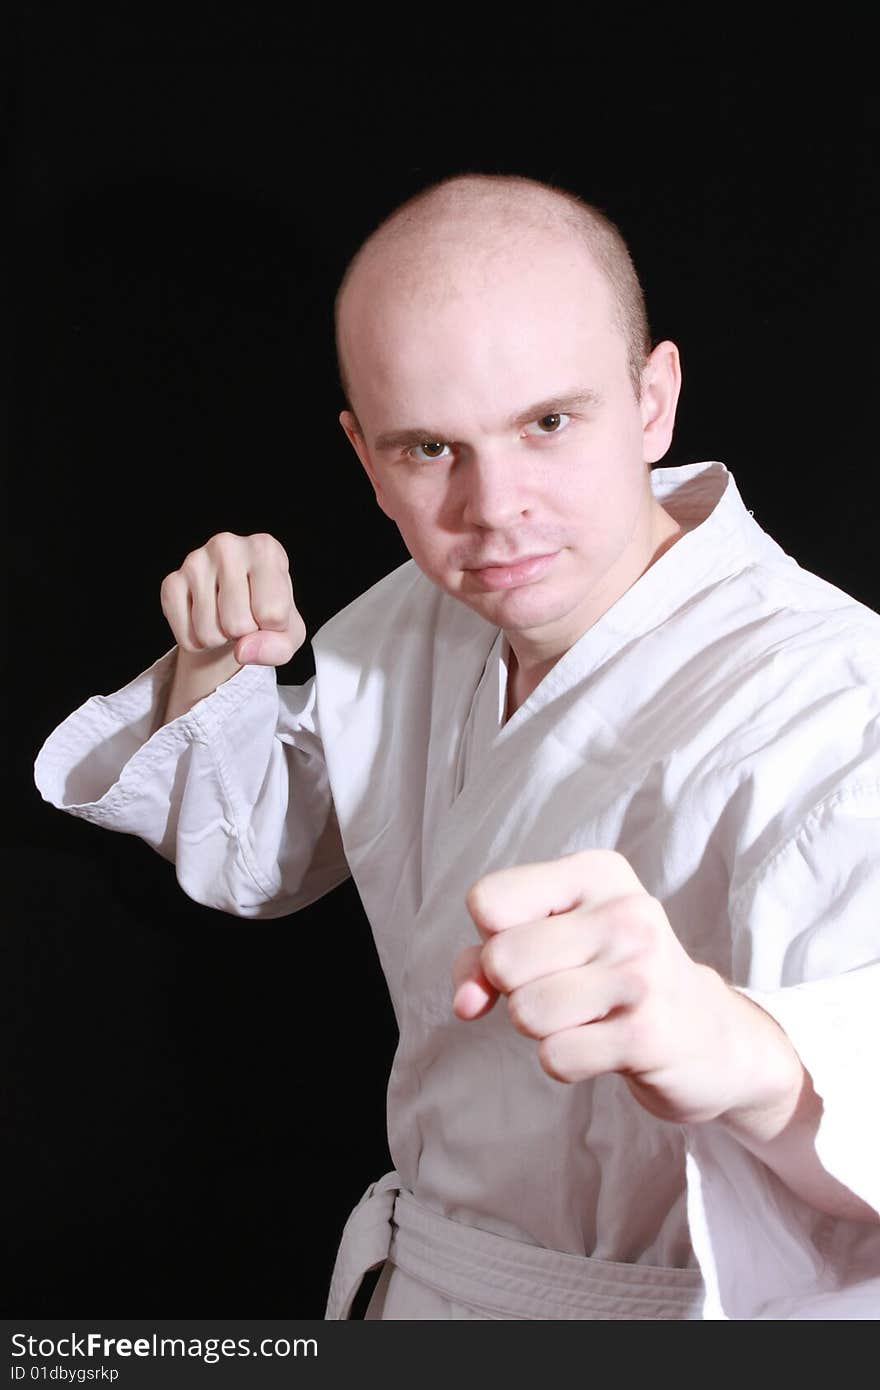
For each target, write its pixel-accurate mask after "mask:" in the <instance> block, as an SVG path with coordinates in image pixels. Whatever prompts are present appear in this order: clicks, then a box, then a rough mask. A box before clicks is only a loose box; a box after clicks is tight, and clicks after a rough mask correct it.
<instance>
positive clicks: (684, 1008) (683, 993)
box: [452, 850, 802, 1123]
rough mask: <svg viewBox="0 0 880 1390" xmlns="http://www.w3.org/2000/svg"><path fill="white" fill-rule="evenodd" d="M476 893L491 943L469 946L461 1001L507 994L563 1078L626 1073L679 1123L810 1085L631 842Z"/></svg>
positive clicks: (519, 1021) (459, 964)
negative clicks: (671, 912)
mask: <svg viewBox="0 0 880 1390" xmlns="http://www.w3.org/2000/svg"><path fill="white" fill-rule="evenodd" d="M466 904H467V908H468V911H469V912H470V915H471V917H472V918H473V921H474V924H475V926H476V928H477V931H478V932H479V934H480V936H481V937H482V945H476V946H469V947H466V948H465V949H464V950H463V951H461V952H460V953H459V954H458V956H457V957H456V959H455V962H454V964H453V968H452V977H453V983H454V985H455V994H454V998H453V1010H454V1012H455V1013H456V1015H457V1016H458V1017H459V1018H461V1019H474V1018H479V1017H481V1016H482V1015H483V1014H485V1013H487V1012H488V1011H489V1010H490V1009H491V1008H492V1007H493V1006H494V1004H495V1002H496V1000H497V999H498V998H499V996H500V995H501V994H504V995H505V996H506V1000H507V1008H508V1012H509V1015H510V1021H511V1023H512V1024H513V1026H514V1027H515V1028H516V1029H518V1031H519V1032H521V1033H524V1034H525V1035H526V1036H528V1037H532V1038H535V1039H537V1040H538V1059H539V1061H540V1063H541V1066H542V1067H543V1068H544V1070H545V1071H546V1072H547V1073H548V1075H549V1076H551V1077H553V1078H554V1080H557V1081H566V1082H574V1081H581V1080H584V1079H586V1078H588V1077H596V1076H599V1075H601V1074H602V1073H604V1072H618V1073H620V1074H621V1075H623V1076H624V1077H625V1079H626V1081H627V1083H628V1085H629V1087H630V1090H631V1091H632V1092H633V1095H634V1096H635V1098H636V1099H637V1100H638V1101H639V1103H640V1104H641V1105H642V1106H644V1108H645V1109H646V1110H649V1111H650V1112H651V1114H654V1115H657V1116H659V1117H660V1118H661V1119H666V1120H672V1121H675V1122H678V1123H685V1122H688V1121H695V1122H698V1121H705V1120H710V1119H715V1118H717V1117H719V1116H723V1115H726V1114H728V1113H732V1112H735V1111H737V1110H738V1109H742V1108H743V1107H749V1106H752V1105H756V1104H768V1103H775V1100H776V1098H777V1097H781V1098H783V1099H787V1097H788V1096H789V1095H790V1094H792V1093H793V1088H796V1087H797V1086H799V1084H800V1077H801V1075H802V1071H801V1067H800V1063H799V1061H798V1059H797V1057H796V1056H795V1054H794V1051H793V1049H792V1047H791V1044H790V1043H789V1041H788V1039H787V1037H786V1035H785V1034H784V1033H783V1032H782V1029H781V1028H779V1026H778V1025H777V1024H776V1022H775V1021H774V1020H773V1019H772V1018H770V1016H769V1015H768V1014H767V1013H765V1012H764V1010H762V1009H760V1008H759V1007H758V1006H757V1005H756V1004H754V1003H753V1002H752V1001H751V1000H749V999H747V998H746V997H745V996H744V995H741V994H739V993H737V992H736V991H735V990H733V989H732V988H730V986H728V985H727V984H726V983H725V982H724V980H723V979H722V978H721V976H720V975H719V974H717V973H716V971H714V970H711V969H710V968H709V967H708V966H705V965H699V964H697V963H696V962H695V961H693V960H692V959H691V957H690V956H689V955H688V954H687V952H686V951H685V949H684V947H683V946H682V945H681V943H680V941H679V940H678V938H677V937H676V935H675V933H674V931H673V930H672V927H671V925H670V923H669V919H668V917H667V916H666V913H665V912H664V910H663V907H662V904H661V903H660V902H659V901H658V900H657V899H656V898H652V897H651V896H650V895H649V894H648V893H647V892H646V891H645V889H644V888H643V886H642V884H641V883H640V882H639V879H638V878H637V877H636V874H635V872H634V870H633V869H632V867H631V866H630V864H629V863H628V862H627V860H626V859H624V857H623V856H622V855H620V854H617V853H616V852H613V851H608V850H586V851H583V852H581V853H579V854H572V855H568V856H566V857H564V858H561V859H556V860H551V861H550V862H547V863H542V864H524V865H518V866H516V867H514V868H510V869H502V870H500V871H498V872H495V873H490V874H487V875H486V876H485V877H484V878H481V879H480V880H479V881H478V882H477V883H476V884H474V886H473V887H472V888H471V890H470V892H469V893H468V895H467V898H466Z"/></svg>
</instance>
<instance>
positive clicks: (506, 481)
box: [461, 450, 528, 530]
mask: <svg viewBox="0 0 880 1390" xmlns="http://www.w3.org/2000/svg"><path fill="white" fill-rule="evenodd" d="M461 486H462V488H463V510H462V515H463V517H464V520H465V522H466V523H467V525H469V526H479V527H481V528H483V529H486V530H490V529H491V530H500V529H502V528H503V527H505V526H510V525H511V523H512V522H516V521H518V520H519V519H520V518H521V517H523V516H525V515H527V512H528V504H527V499H526V497H525V494H524V492H523V487H522V482H521V480H520V478H519V476H518V470H517V468H516V465H515V463H514V462H513V460H512V459H511V457H510V455H509V453H506V452H505V451H504V450H481V451H480V452H479V453H477V452H474V453H473V454H472V455H471V457H470V458H469V459H468V460H467V463H466V464H465V467H464V468H463V469H462V472H461Z"/></svg>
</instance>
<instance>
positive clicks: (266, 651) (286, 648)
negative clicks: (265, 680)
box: [233, 630, 297, 666]
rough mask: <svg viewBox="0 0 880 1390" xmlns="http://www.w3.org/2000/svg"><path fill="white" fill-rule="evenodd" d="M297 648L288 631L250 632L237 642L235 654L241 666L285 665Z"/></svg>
mask: <svg viewBox="0 0 880 1390" xmlns="http://www.w3.org/2000/svg"><path fill="white" fill-rule="evenodd" d="M296 650H297V644H296V643H295V642H294V641H293V640H292V638H291V637H290V636H289V635H288V633H286V632H272V631H269V630H266V631H263V632H249V633H248V635H247V637H242V638H240V639H239V641H238V642H236V644H235V648H234V651H233V655H234V656H235V659H236V661H237V662H238V664H239V665H240V666H246V665H248V664H250V665H252V666H284V665H285V664H286V662H288V661H289V660H290V658H291V657H292V656H293V654H294V652H295V651H296Z"/></svg>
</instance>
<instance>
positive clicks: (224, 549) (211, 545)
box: [202, 531, 241, 559]
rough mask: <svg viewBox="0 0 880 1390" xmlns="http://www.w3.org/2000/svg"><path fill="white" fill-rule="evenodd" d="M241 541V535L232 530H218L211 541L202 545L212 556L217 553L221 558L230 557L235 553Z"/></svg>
mask: <svg viewBox="0 0 880 1390" xmlns="http://www.w3.org/2000/svg"><path fill="white" fill-rule="evenodd" d="M240 542H241V537H240V536H236V535H235V534H234V533H233V532H232V531H218V532H217V534H216V535H214V536H212V537H211V539H210V540H209V541H206V542H205V544H204V545H203V546H202V550H203V551H206V552H207V553H208V555H210V556H211V557H212V558H213V557H214V556H215V555H216V556H217V557H218V558H220V559H224V558H228V557H229V556H231V555H233V554H235V553H236V552H237V551H238V549H239V545H240Z"/></svg>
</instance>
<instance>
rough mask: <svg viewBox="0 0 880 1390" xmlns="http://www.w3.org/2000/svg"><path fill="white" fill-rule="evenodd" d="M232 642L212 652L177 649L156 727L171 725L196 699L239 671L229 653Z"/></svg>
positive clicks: (237, 664)
mask: <svg viewBox="0 0 880 1390" xmlns="http://www.w3.org/2000/svg"><path fill="white" fill-rule="evenodd" d="M232 646H233V644H232V643H229V645H228V646H226V647H219V648H215V649H214V650H212V651H205V652H188V651H185V650H184V649H183V648H182V647H178V648H177V656H176V659H175V665H174V675H173V676H172V678H171V684H170V686H169V689H168V699H167V701H166V703H165V709H164V712H163V713H162V716H161V719H160V722H159V724H158V725H157V728H160V729H161V728H162V727H163V726H164V725H165V724H170V723H171V721H172V720H173V719H177V718H178V717H179V716H180V715H181V714H185V713H186V712H187V710H189V709H192V707H193V705H194V704H196V703H197V702H198V701H199V700H203V699H204V698H205V696H206V695H210V694H212V693H213V691H215V690H216V689H217V687H218V685H222V684H223V683H224V681H228V680H230V679H231V678H232V676H234V675H237V673H238V672H239V671H240V670H241V666H240V664H239V663H238V662H237V661H236V659H235V657H234V656H233V655H232V650H231V648H232Z"/></svg>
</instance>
